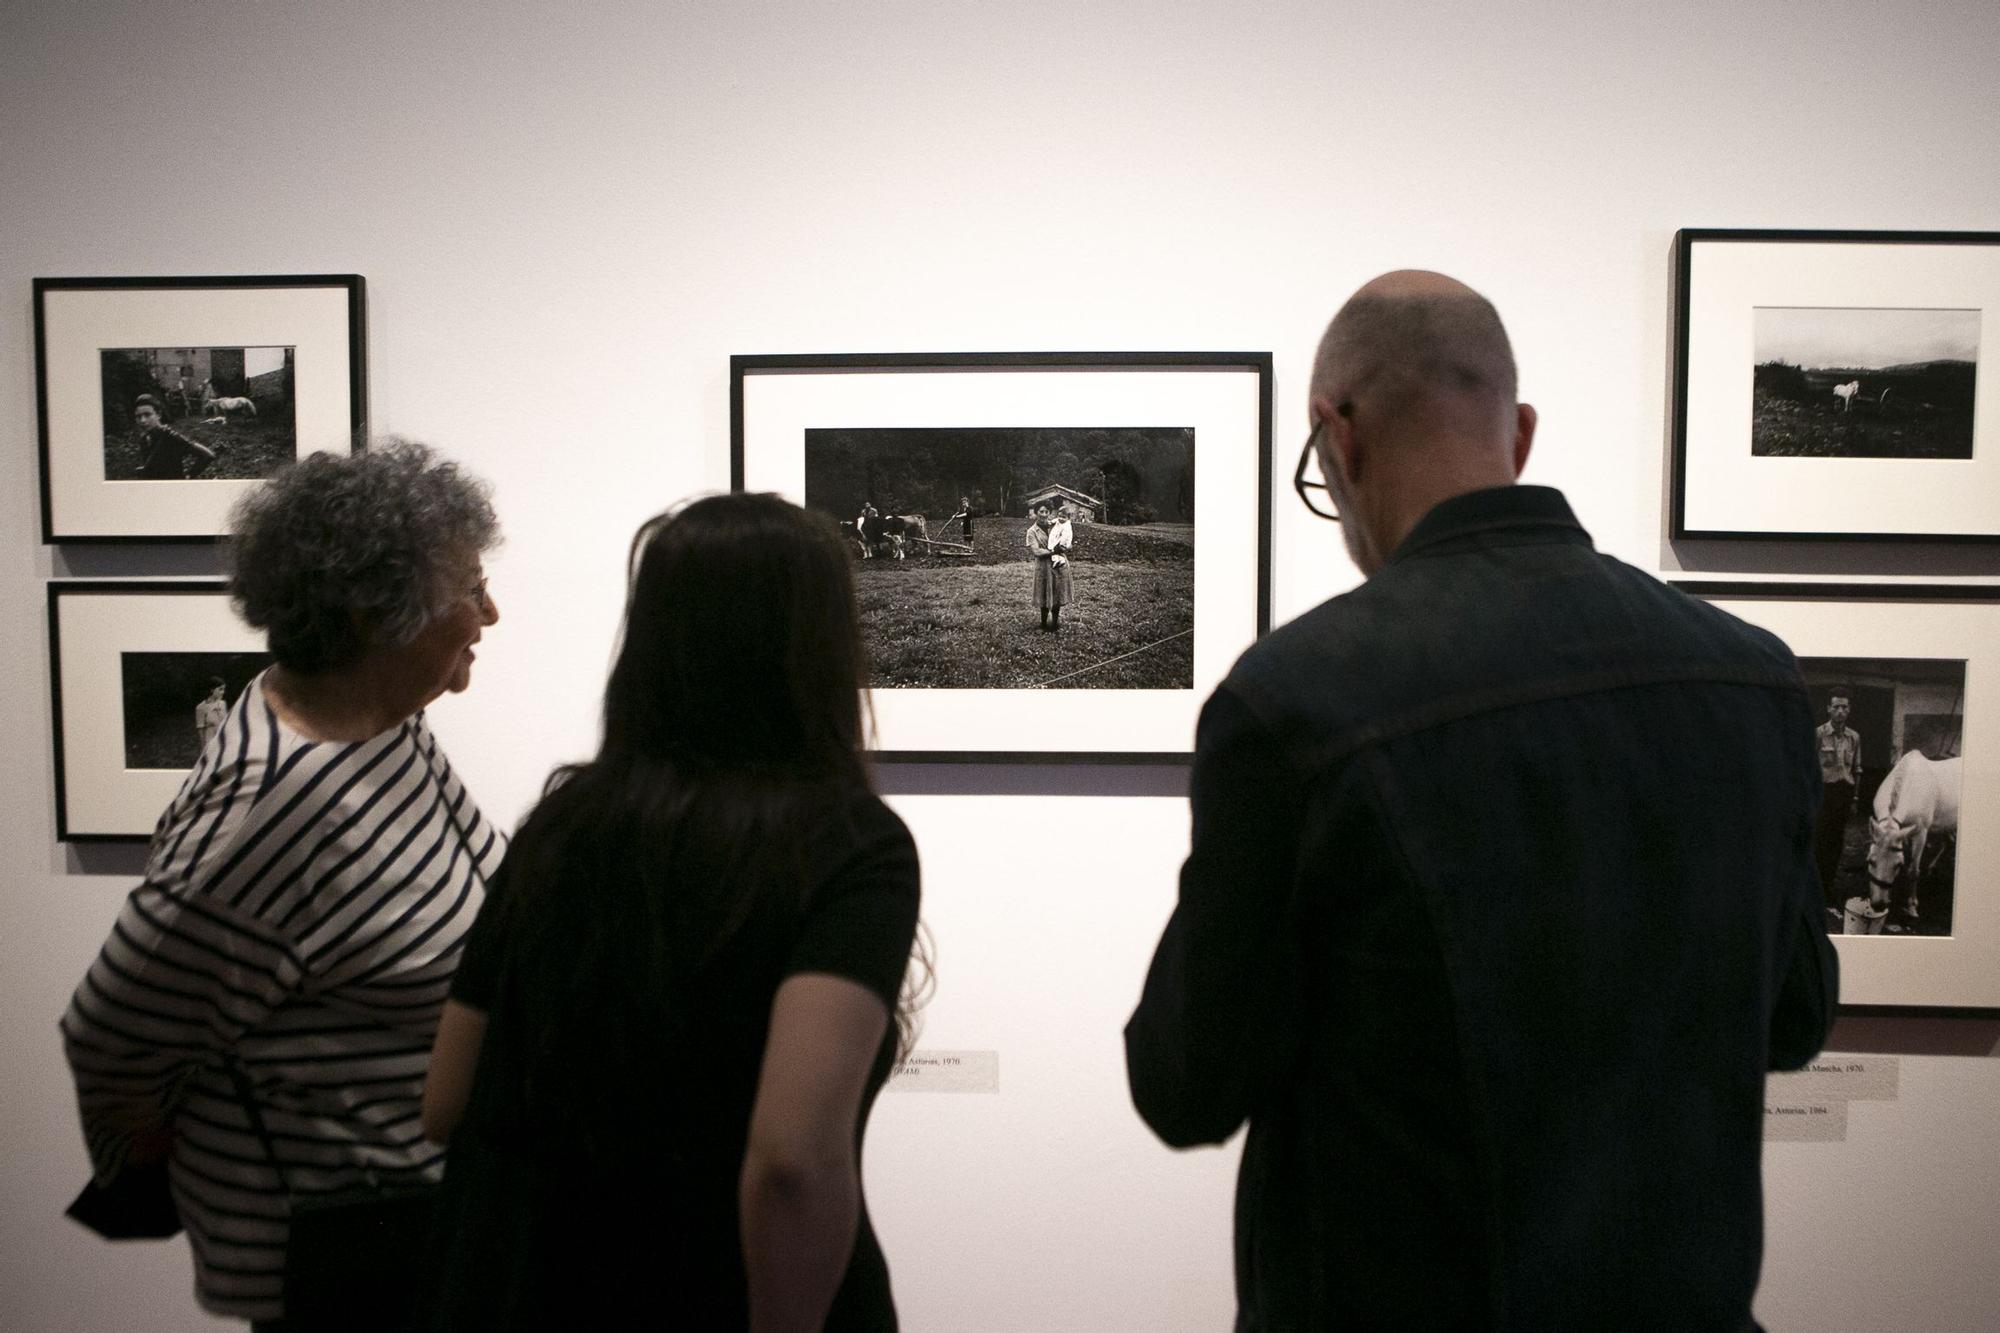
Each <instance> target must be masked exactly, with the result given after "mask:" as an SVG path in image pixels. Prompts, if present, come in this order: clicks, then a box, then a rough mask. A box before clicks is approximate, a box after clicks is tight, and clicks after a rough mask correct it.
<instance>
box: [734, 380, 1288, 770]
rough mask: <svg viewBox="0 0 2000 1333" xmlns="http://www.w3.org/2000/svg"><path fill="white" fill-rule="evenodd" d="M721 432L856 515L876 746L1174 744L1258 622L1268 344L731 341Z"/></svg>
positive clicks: (744, 459)
mask: <svg viewBox="0 0 2000 1333" xmlns="http://www.w3.org/2000/svg"><path fill="white" fill-rule="evenodd" d="M730 444H731V455H730V469H731V473H730V476H731V484H732V485H733V486H734V487H735V488H736V489H738V490H753V491H775V492H777V493H778V494H780V495H783V496H785V497H787V498H788V499H791V500H794V501H797V502H798V503H801V504H803V505H805V506H806V507H807V508H810V509H816V510H819V511H820V512H822V513H824V514H826V515H828V516H829V517H830V518H831V519H833V520H834V521H835V522H836V523H838V524H839V525H840V528H841V531H842V533H843V535H844V536H845V537H846V539H847V543H848V546H849V548H850V551H851V554H852V557H853V561H854V576H855V584H856V593H857V595H858V597H859V599H860V609H861V621H862V634H863V637H864V639H865V640H866V649H867V653H868V658H869V664H870V682H869V683H870V686H871V690H872V697H873V702H874V712H875V724H876V733H877V744H878V746H879V756H880V757H881V758H884V759H889V760H910V761H922V762H950V761H963V762H1005V761H1034V762H1044V763H1046V762H1061V761H1069V760H1073V761H1083V762H1126V763H1145V762H1155V763H1158V762H1185V761H1186V760H1187V758H1188V756H1189V753H1190V752H1191V751H1192V749H1193V746H1194V724H1195V718H1196V714H1197V712H1198V711H1199V709H1200V707H1201V703H1202V701H1203V700H1204V699H1206V698H1207V697H1208V694H1209V691H1210V690H1212V689H1213V688H1214V687H1215V685H1216V684H1217V683H1218V682H1220V681H1221V679H1222V677H1223V676H1224V675H1226V674H1227V673H1228V671H1229V668H1230V666H1231V665H1232V664H1233V663H1234V662H1235V660H1236V658H1237V655H1238V654H1240V653H1241V652H1242V651H1243V650H1244V649H1245V648H1247V647H1249V646H1250V644H1251V643H1252V642H1254V641H1255V640H1256V638H1257V636H1258V635H1260V634H1262V633H1263V632H1264V631H1265V630H1266V629H1267V628H1269V625H1270V587H1269V581H1268V580H1269V574H1268V569H1269V564H1270V559H1269V555H1270V550H1269V548H1270V528H1269V515H1270V508H1271V492H1270V485H1271V482H1270V474H1271V355H1270V353H1268V352H1240V353H1239V352H1088V353H1073V352H1048V353H1041V352H1032V353H1027V352H1013V353H936V354H926V353H899V354H893V355H882V356H862V355H838V356H737V357H732V358H730ZM1197 533H1199V536H1197Z"/></svg>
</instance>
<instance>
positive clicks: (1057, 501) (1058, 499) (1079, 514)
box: [1028, 482, 1104, 523]
mask: <svg viewBox="0 0 2000 1333" xmlns="http://www.w3.org/2000/svg"><path fill="white" fill-rule="evenodd" d="M1042 505H1047V506H1049V507H1050V508H1051V509H1053V510H1055V511H1056V512H1057V513H1059V514H1061V515H1062V516H1063V517H1064V518H1066V519H1068V520H1069V521H1070V522H1072V523H1095V522H1097V520H1098V517H1099V516H1100V515H1101V514H1102V513H1103V512H1104V501H1102V500H1099V499H1096V498H1095V497H1093V496H1088V495H1085V494H1084V493H1083V492H1082V491H1075V490H1071V489H1070V488H1069V487H1067V486H1058V485H1057V484H1056V483H1054V482H1050V483H1049V484H1048V485H1046V486H1044V487H1042V488H1041V489H1040V490H1038V491H1032V492H1030V493H1029V495H1028V512H1029V513H1031V514H1032V513H1034V512H1035V510H1036V509H1038V508H1040V507H1041V506H1042Z"/></svg>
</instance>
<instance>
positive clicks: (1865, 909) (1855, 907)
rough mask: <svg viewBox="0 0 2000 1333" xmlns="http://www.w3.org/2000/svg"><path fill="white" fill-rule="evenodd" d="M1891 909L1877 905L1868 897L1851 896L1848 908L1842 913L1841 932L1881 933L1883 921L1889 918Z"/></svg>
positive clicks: (1853, 933)
mask: <svg viewBox="0 0 2000 1333" xmlns="http://www.w3.org/2000/svg"><path fill="white" fill-rule="evenodd" d="M1888 916H1889V909H1888V908H1886V907H1877V906H1875V905H1874V904H1873V903H1871V902H1869V901H1868V900H1867V899H1866V898H1849V899H1848V900H1847V910H1846V912H1844V913H1842V915H1841V923H1840V933H1841V934H1843V935H1880V934H1881V933H1882V923H1883V922H1884V921H1885V920H1887V919H1888Z"/></svg>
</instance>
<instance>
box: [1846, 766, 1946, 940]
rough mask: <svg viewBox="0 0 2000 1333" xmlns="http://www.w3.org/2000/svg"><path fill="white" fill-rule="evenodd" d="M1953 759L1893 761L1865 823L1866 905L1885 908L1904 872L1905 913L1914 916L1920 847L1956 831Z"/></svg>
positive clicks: (1921, 859) (1921, 851)
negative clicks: (1907, 889) (1906, 882)
mask: <svg viewBox="0 0 2000 1333" xmlns="http://www.w3.org/2000/svg"><path fill="white" fill-rule="evenodd" d="M1963 763H1964V761H1963V760H1962V759H1959V758H1957V757H1955V756H1954V757H1953V758H1950V759H1931V758H1928V757H1927V756H1925V755H1924V753H1923V752H1922V751H1920V750H1911V751H1910V752H1909V753H1908V754H1905V755H1904V756H1903V757H1902V758H1901V759H1898V760H1897V761H1896V766H1895V767H1894V768H1892V769H1890V770H1889V776H1888V777H1886V778H1884V779H1883V780H1882V786H1881V788H1880V789H1879V790H1877V791H1876V793H1875V810H1874V814H1873V816H1872V817H1871V818H1870V819H1869V821H1868V900H1869V901H1870V902H1871V903H1873V904H1874V905H1875V906H1877V907H1886V906H1887V905H1888V903H1889V893H1890V891H1891V890H1892V889H1894V888H1895V886H1896V882H1897V880H1898V878H1899V877H1900V876H1902V875H1903V874H1904V872H1905V871H1907V872H1908V873H1909V876H1910V898H1909V913H1910V915H1911V916H1915V915H1916V914H1917V887H1918V885H1917V879H1918V873H1919V871H1920V869H1921V868H1922V866H1923V860H1924V844H1925V843H1927V842H1928V841H1930V836H1931V834H1932V832H1934V831H1935V832H1938V833H1956V832H1957V831H1958V798H1959V769H1960V767H1961V766H1962V765H1963Z"/></svg>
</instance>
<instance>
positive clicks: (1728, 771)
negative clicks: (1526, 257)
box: [1125, 272, 1837, 1333]
mask: <svg viewBox="0 0 2000 1333" xmlns="http://www.w3.org/2000/svg"><path fill="white" fill-rule="evenodd" d="M1309 401H1310V418H1311V423H1312V430H1311V434H1310V435H1309V436H1308V438H1307V441H1306V446H1305V449H1304V451H1303V452H1302V454H1301V458H1300V463H1299V469H1298V473H1297V481H1296V483H1295V484H1296V488H1297V489H1298V491H1299V494H1300V497H1301V499H1303V500H1305V502H1306V503H1307V504H1308V506H1309V507H1310V508H1312V510H1313V512H1314V513H1316V514H1318V515H1319V516H1321V517H1323V518H1330V519H1335V520H1337V521H1339V522H1340V523H1341V525H1342V527H1341V531H1342V535H1343V537H1344V539H1345V542H1346V546H1347V550H1348V553H1349V555H1350V556H1351V557H1352V558H1353V560H1354V562H1355V563H1356V565H1358V566H1359V568H1360V569H1361V572H1362V573H1363V574H1364V575H1366V576H1367V577H1366V581H1365V582H1364V583H1363V584H1362V585H1361V586H1360V587H1359V588H1357V589H1355V590H1354V591H1352V592H1350V593H1347V594H1345V595H1343V596H1339V597H1335V598H1333V599H1332V600H1330V601H1328V602H1325V603H1323V604H1322V605H1320V606H1318V607H1316V608H1314V609H1313V610H1311V611H1308V612H1307V613H1306V614H1305V615H1303V616H1301V617H1299V618H1298V619H1297V620H1295V621H1293V622H1291V623H1290V624H1288V625H1284V626H1282V627H1280V628H1278V629H1277V630H1275V631H1274V632H1272V633H1271V634H1270V635H1268V636H1266V637H1265V638H1263V639H1262V640H1260V641H1259V642H1258V643H1257V644H1256V645H1254V646H1253V647H1252V648H1250V649H1249V651H1247V652H1246V653H1245V654H1244V655H1243V656H1242V657H1241V658H1240V659H1239V660H1238V662H1237V663H1236V665H1235V667H1234V668H1233V669H1232V670H1231V671H1230V673H1229V675H1228V677H1227V679H1226V680H1225V681H1224V682H1223V684H1222V685H1221V686H1219V687H1218V688H1217V689H1216V691H1215V693H1214V695H1213V696H1212V697H1211V698H1210V699H1209V700H1208V703H1207V705H1206V706H1205V708H1204V709H1203V711H1202V717H1201V722H1200V726H1199V730H1198V734H1197V739H1196V751H1195V760H1194V768H1193V771H1192V774H1191V776H1190V782H1189V799H1190V804H1191V806H1192V813H1193V829H1192V847H1191V850H1190V853H1189V856H1188V859H1187V862H1186V865H1185V866H1184V867H1183V869H1182V871H1181V880H1180V897H1179V902H1178V905H1177V906H1176V908H1175V910H1174V913H1173V916H1172V918H1171V920H1170V921H1169V922H1168V924H1167V927H1166V931H1165V933H1164V935H1163V937H1162V938H1161V940H1160V944H1159V948H1158V951H1157V952H1156V954H1155V956H1154V959H1153V963H1152V967H1151V970H1150V972H1149V974H1148V976H1147V979H1146V984H1145V991H1144V994H1143V996H1142V998H1141V1001H1140V1004H1139V1007H1138V1010H1137V1012H1135V1013H1134V1014H1133V1016H1132V1020H1131V1022H1130V1024H1129V1025H1128V1026H1127V1027H1126V1030H1125V1040H1126V1064H1127V1071H1128V1074H1129V1077H1130V1081H1131V1087H1132V1096H1133V1100H1134V1102H1135V1104H1136V1105H1137V1107H1138V1109H1139V1112H1140V1114H1141V1115H1142V1116H1143V1117H1144V1118H1145V1120H1146V1122H1147V1123H1148V1124H1149V1125H1150V1126H1151V1127H1152V1128H1153V1129H1154V1131H1155V1132H1156V1133H1158V1134H1159V1136H1160V1137H1161V1138H1162V1139H1164V1140H1165V1141H1166V1142H1168V1143H1170V1144H1172V1145H1175V1146H1177V1147H1187V1146H1193V1145H1196V1144H1205V1143H1221V1142H1223V1141H1224V1140H1226V1139H1227V1138H1229V1137H1230V1136H1231V1135H1232V1134H1234V1133H1235V1132H1236V1130H1237V1129H1238V1128H1239V1127H1240V1126H1241V1125H1243V1124H1244V1122H1245V1121H1246V1120H1247V1121H1248V1124H1249V1134H1248V1137H1247V1139H1246V1140H1245V1143H1244V1147H1243V1156H1242V1164H1241V1168H1240V1175H1239V1179H1238V1185H1237V1201H1236V1214H1235V1216H1236V1288H1237V1300H1238V1316H1237V1325H1236V1326H1237V1328H1239V1329H1245V1330H1252V1329H1254V1330H1278V1329H1323V1328H1335V1327H1342V1328H1345V1327H1354V1328H1422V1329H1436V1328H1482V1329H1506V1330H1534V1331H1535V1333H1552V1331H1554V1330H1585V1329H1588V1330H1602V1329H1619V1330H1621V1331H1623V1333H1633V1331H1635V1330H1659V1331H1661V1333H1665V1331H1666V1330H1674V1331H1675V1333H1684V1331H1685V1330H1692V1329H1705V1330H1726V1331H1730V1333H1734V1331H1735V1330H1747V1329H1750V1328H1753V1327H1754V1326H1755V1325H1754V1321H1753V1319H1752V1317H1751V1310H1750V1305H1751V1297H1752V1294H1753V1292H1754V1291H1755V1289H1756V1285H1757V1276H1758V1268H1759V1264H1760V1256H1761V1250H1762V1229H1763V1219H1762V1184H1761V1167H1760V1153H1761V1148H1762V1134H1763V1122H1764V1115H1763V1091H1764V1076H1765V1072H1766V1070H1767V1069H1771V1068H1795V1067H1797V1066H1799V1065H1802V1064H1804V1063H1805V1062H1806V1061H1807V1060H1808V1059H1810V1058H1811V1057H1812V1056H1813V1055H1814V1054H1815V1053H1817V1052H1818V1050H1819V1049H1820V1045H1821V1043H1822V1041H1823V1040H1824V1038H1825V1035H1826V1030H1827V1026H1828V1024H1829V1022H1830V1021H1831V1017H1832V1011H1833V1006H1834V1001H1835V998H1836V992H1837V971H1836V962H1835V959H1834V955H1833V952H1832V949H1831V946H1830V945H1829V944H1828V942H1827V939H1826V935H1825V925H1824V920H1823V917H1822V913H1821V910H1820V906H1819V902H1820V896H1819V891H1818V888H1817V885H1816V877H1815V874H1814V868H1813V861H1812V851H1811V829H1812V825H1813V817H1814V813H1815V811H1816V809H1817V805H1818V799H1819V793H1818V791H1817V790H1816V788H1817V786H1818V783H1817V781H1816V779H1815V778H1814V776H1813V766H1812V760H1811V757H1810V753H1809V748H1810V746H1811V744H1812V741H1811V729H1812V722H1813V711H1812V705H1811V701H1810V699H1809V698H1808V696H1807V694H1806V691H1805V687H1804V684H1803V682H1802V681H1801V679H1800V676H1799V669H1798V665H1797V663H1796V662H1795V661H1794V660H1793V658H1792V655H1791V653H1790V652H1789V651H1788V650H1787V649H1786V647H1785V646H1784V644H1782V643H1781V642H1779V641H1778V639H1777V638H1776V637H1775V636H1773V635H1771V634H1768V633H1765V632H1764V631H1762V630H1758V629H1754V628H1752V627H1750V626H1748V625H1745V624H1743V623H1742V622H1741V621H1738V620H1736V619H1734V618H1732V617H1730V616H1728V615H1727V614H1725V613H1723V612H1721V611H1719V610H1716V609H1715V608H1713V607H1711V606H1708V605H1706V604H1705V603H1702V602H1700V601H1698V600H1696V599H1693V598H1690V597H1686V596H1684V595H1682V594H1681V593H1678V592H1676V591H1674V590H1673V589H1671V588H1668V587H1667V586H1666V585H1665V584H1663V583H1661V582H1660V581H1659V580H1657V579H1655V578H1653V577H1652V576H1650V575H1648V574H1645V573H1642V572H1640V571H1639V570H1636V569H1633V568H1631V567H1630V566H1627V565H1624V564H1621V563H1619V562H1618V561H1616V560H1613V559H1611V558H1610V557H1608V556H1603V555H1600V554H1598V553H1597V552H1596V550H1595V549H1594V548H1593V546H1592V544H1591V540H1590V537H1589V535H1588V534H1587V533H1586V532H1585V531H1584V530H1583V528H1582V527H1581V526H1579V524H1578V523H1577V520H1576V518H1575V516H1574V514H1572V512H1571V511H1570V507H1569V505H1568V503H1567V502H1566V501H1565V500H1564V499H1563V497H1562V495H1561V494H1560V493H1558V492H1556V491H1554V490H1550V489H1547V488H1544V487H1534V486H1517V485H1515V484H1514V482H1515V480H1516V478H1517V477H1518V476H1519V474H1520V471H1521V469H1522V467H1523V465H1524V464H1525V463H1526V461H1527V458H1528V450H1529V446H1530V444H1531V442H1532V441H1533V438H1534V432H1535V425H1536V415H1535V411H1534V409H1533V408H1532V407H1529V406H1528V405H1526V404H1524V403H1521V402H1519V401H1518V400H1517V397H1516V390H1515V368H1514V358H1513V353H1512V350H1511V348H1510V346H1509V343H1508V339H1507V335H1506V332H1505V331H1504V329H1503V328H1502V327H1501V324H1500V319H1499V316H1498V314H1497V313H1496V312H1495V311H1494V309H1493V307H1492V306H1491V305H1490V304H1488V303H1487V301H1486V300H1485V299H1484V298H1483V297H1481V296H1479V295H1478V294H1477V293H1476V292H1473V291H1472V290H1471V289H1469V288H1467V287H1465V286H1464V285H1462V284H1460V283H1458V282H1455V281H1453V280H1452V279H1450V278H1446V277H1444V276H1442V275H1440V274H1436V273H1422V272H1399V273H1391V274H1387V275H1384V276H1383V277H1380V278H1377V279H1375V280H1374V281H1372V282H1370V283H1368V284H1367V285H1366V286H1364V287H1363V288H1362V289H1361V290H1360V291H1358V292H1357V293H1356V294H1355V295H1354V297H1353V298H1352V299H1351V300H1350V301H1349V302H1348V303H1347V304H1346V305H1345V306H1343V307H1342V308H1341V311H1340V313H1339V314H1338V315H1336V316H1335V318H1334V320H1333V322H1332V324H1331V325H1330V326H1329V327H1328V329H1327V332H1326V336H1325V338H1324V339H1323V340H1322V342H1321V343H1320V347H1319V351H1318V356H1317V358H1316V360H1315V362H1314V366H1313V372H1312V380H1311V387H1310V400H1309ZM1315 468H1316V469H1317V475H1314V469H1315Z"/></svg>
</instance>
